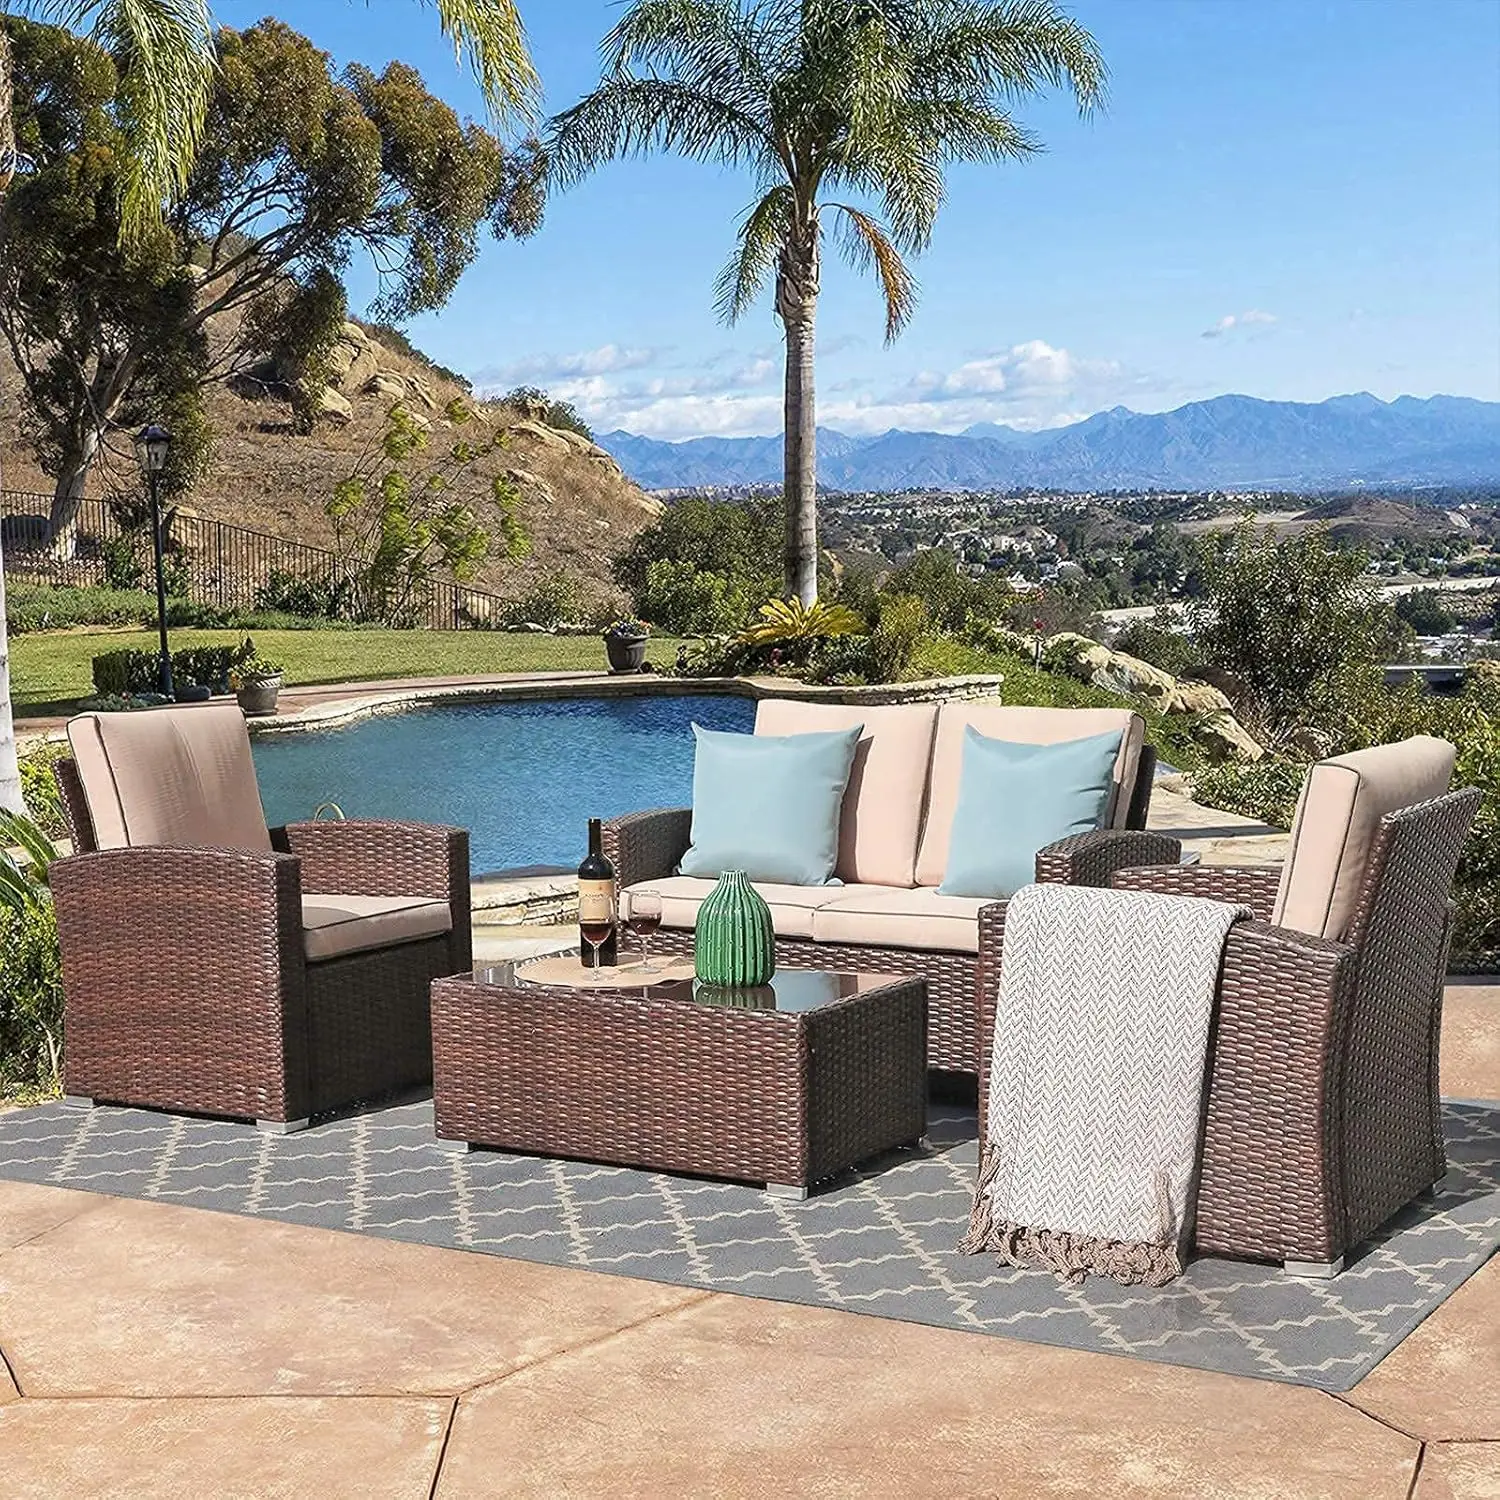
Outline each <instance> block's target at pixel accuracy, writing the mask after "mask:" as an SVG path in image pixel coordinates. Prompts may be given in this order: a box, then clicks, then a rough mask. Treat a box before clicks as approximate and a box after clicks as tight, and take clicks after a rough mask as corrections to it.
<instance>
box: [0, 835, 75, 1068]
mask: <svg viewBox="0 0 1500 1500" xmlns="http://www.w3.org/2000/svg"><path fill="white" fill-rule="evenodd" d="M10 845H16V846H19V847H20V848H21V849H23V850H24V851H25V854H24V858H23V860H22V861H21V862H19V863H18V862H17V861H16V860H14V859H12V858H11V856H10V855H9V854H6V853H4V852H0V1093H4V1094H7V1095H14V1094H16V1093H18V1092H32V1091H36V1090H41V1091H44V1092H48V1093H51V1092H55V1091H56V1089H57V1087H58V1083H59V1081H60V1073H61V1068H62V1040H63V1038H62V1029H63V999H62V963H61V960H60V958H59V956H58V948H57V918H56V915H55V914H54V912H53V909H52V897H51V893H50V892H49V891H48V889H47V867H48V865H49V864H50V863H51V862H52V860H53V859H55V858H56V857H57V850H56V848H55V847H54V846H53V844H52V841H51V840H50V839H49V838H48V837H47V836H46V835H45V834H44V833H43V832H42V831H41V829H40V828H38V827H37V825H36V824H35V823H33V822H32V821H31V820H30V819H28V818H22V817H17V816H16V815H15V814H12V813H6V814H0V851H3V849H4V848H5V847H6V846H10Z"/></svg>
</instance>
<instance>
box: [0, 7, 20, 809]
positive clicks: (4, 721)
mask: <svg viewBox="0 0 1500 1500" xmlns="http://www.w3.org/2000/svg"><path fill="white" fill-rule="evenodd" d="M10 68H11V62H10V35H9V33H8V32H7V31H6V30H5V28H4V27H3V26H0V200H3V198H4V194H5V189H6V188H7V187H8V186H9V185H10V179H11V175H12V173H13V172H14V171H15V155H16V132H15V122H14V120H13V118H12V115H11V71H10ZM0 232H3V222H0ZM3 487H4V476H3V475H0V488H3ZM0 808H4V809H6V810H7V811H8V812H20V811H22V806H21V770H20V767H19V766H18V765H17V764H16V725H15V716H14V715H13V714H12V712H11V706H10V642H9V639H8V632H7V631H6V628H5V550H4V548H3V546H0Z"/></svg>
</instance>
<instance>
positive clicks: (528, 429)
mask: <svg viewBox="0 0 1500 1500" xmlns="http://www.w3.org/2000/svg"><path fill="white" fill-rule="evenodd" d="M506 431H507V432H510V433H512V434H513V435H514V436H516V437H521V438H530V439H531V441H532V442H535V443H540V444H541V445H542V446H543V447H544V448H551V449H553V450H554V451H555V452H558V453H567V452H569V451H570V445H569V444H568V443H565V442H564V441H563V435H562V433H560V432H558V431H557V430H556V429H555V428H552V427H548V426H547V425H546V424H545V423H544V422H533V421H530V420H529V419H528V420H526V421H522V422H512V423H511V425H510V426H509V427H508V428H507V429H506Z"/></svg>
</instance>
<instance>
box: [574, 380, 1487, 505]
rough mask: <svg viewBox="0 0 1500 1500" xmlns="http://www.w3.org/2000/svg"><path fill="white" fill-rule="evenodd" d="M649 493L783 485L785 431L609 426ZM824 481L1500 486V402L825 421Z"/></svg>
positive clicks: (1375, 401) (1348, 400)
mask: <svg viewBox="0 0 1500 1500" xmlns="http://www.w3.org/2000/svg"><path fill="white" fill-rule="evenodd" d="M599 444H600V446H601V447H603V448H604V449H606V450H607V451H608V452H609V453H611V454H612V455H613V456H614V458H615V459H616V461H617V462H618V463H619V464H620V466H621V468H623V469H624V470H625V472H626V473H627V474H628V475H629V476H630V477H631V478H632V479H633V480H635V482H636V483H637V484H639V485H641V486H642V487H643V488H645V489H693V488H708V487H713V486H741V485H766V484H779V483H780V481H781V469H782V452H781V438H780V437H779V436H776V437H745V438H721V437H703V438H690V439H688V440H687V441H685V442H676V443H668V442H662V441H660V440H658V439H656V438H645V437H637V436H635V435H634V434H632V433H628V432H619V431H617V432H611V433H606V434H605V435H604V436H603V437H601V438H599ZM818 478H819V482H820V483H821V484H823V485H824V486H826V487H828V488H832V489H840V490H904V489H917V488H923V489H948V490H1001V489H1012V488H1015V487H1018V486H1034V487H1036V488H1039V489H1062V490H1115V489H1187V490H1208V489H1228V488H1235V489H1246V488H1275V489H1286V490H1322V489H1331V488H1336V487H1339V486H1343V485H1349V484H1389V485H1407V484H1412V485H1419V484H1473V483H1486V482H1490V481H1500V402H1494V401H1476V400H1473V399H1471V398H1469V397H1467V396H1432V397H1430V398H1428V399H1425V400H1423V399H1419V398H1417V397H1415V396H1398V397H1397V398H1396V399H1395V400H1394V401H1381V400H1380V399H1379V398H1377V397H1375V396H1372V395H1370V394H1369V393H1368V392H1361V393H1359V394H1358V395H1352V396H1334V397H1333V398H1331V399H1330V400H1328V401H1321V402H1317V403H1304V402H1296V401H1261V400H1258V399H1256V398H1255V397H1253V396H1217V397H1215V398H1214V399H1213V400H1210V401H1194V402H1191V403H1190V404H1188V405H1187V406H1180V407H1178V408H1177V409H1176V410H1175V411H1168V412H1155V413H1142V412H1134V411H1130V410H1129V409H1128V408H1126V407H1123V406H1117V407H1115V408H1114V409H1113V410H1111V411H1104V412H1099V413H1097V414H1096V415H1095V416H1092V417H1088V418H1087V419H1085V420H1084V421H1081V422H1075V423H1073V424H1072V425H1070V426H1067V427H1051V428H1047V429H1045V430H1043V431H1040V432H1022V431H1019V430H1018V429H1016V428H1013V427H1005V426H1002V425H1000V424H999V423H995V422H982V423H979V424H978V425H976V426H973V427H970V428H968V429H967V430H966V431H964V432H961V433H943V432H902V431H899V430H897V429H892V430H891V431H889V432H884V433H880V434H879V435H877V436H869V437H850V436H849V435H847V434H845V433H841V432H835V431H833V430H832V429H830V428H821V427H820V428H819V429H818Z"/></svg>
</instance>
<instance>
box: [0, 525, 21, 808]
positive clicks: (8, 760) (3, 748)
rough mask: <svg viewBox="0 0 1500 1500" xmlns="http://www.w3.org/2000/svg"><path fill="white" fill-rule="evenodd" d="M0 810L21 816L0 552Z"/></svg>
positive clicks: (0, 555)
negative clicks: (18, 813)
mask: <svg viewBox="0 0 1500 1500" xmlns="http://www.w3.org/2000/svg"><path fill="white" fill-rule="evenodd" d="M0 808H4V809H6V810H7V811H9V812H21V811H22V810H23V809H22V806H21V768H20V766H19V765H18V764H17V763H16V723H15V716H14V714H13V713H12V712H11V706H10V643H9V640H8V632H7V631H6V628H5V555H4V553H3V551H0Z"/></svg>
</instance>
